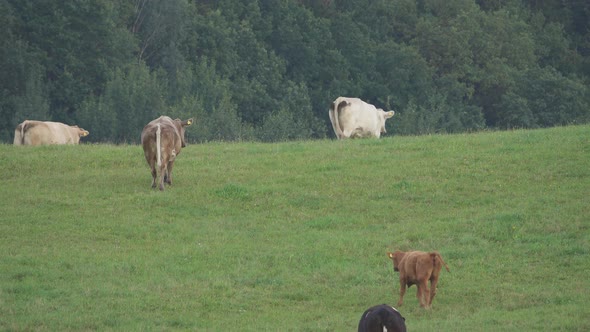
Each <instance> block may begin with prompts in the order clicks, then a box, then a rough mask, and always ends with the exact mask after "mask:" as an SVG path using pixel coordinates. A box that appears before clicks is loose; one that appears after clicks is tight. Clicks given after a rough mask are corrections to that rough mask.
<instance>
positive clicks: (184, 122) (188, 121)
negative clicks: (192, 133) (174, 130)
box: [182, 118, 193, 127]
mask: <svg viewBox="0 0 590 332" xmlns="http://www.w3.org/2000/svg"><path fill="white" fill-rule="evenodd" d="M192 124H193V118H190V119H188V120H186V121H183V122H182V126H183V127H186V126H190V125H192Z"/></svg>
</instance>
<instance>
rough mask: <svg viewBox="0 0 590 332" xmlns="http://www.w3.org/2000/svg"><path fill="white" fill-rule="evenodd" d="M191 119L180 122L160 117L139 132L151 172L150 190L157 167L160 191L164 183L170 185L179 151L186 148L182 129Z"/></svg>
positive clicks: (154, 179)
mask: <svg viewBox="0 0 590 332" xmlns="http://www.w3.org/2000/svg"><path fill="white" fill-rule="evenodd" d="M192 123H193V119H188V120H186V121H181V120H179V119H176V120H172V119H171V118H169V117H167V116H161V117H159V118H157V119H155V120H153V121H151V122H150V123H148V124H147V125H146V126H145V127H144V128H143V131H142V132H141V145H143V153H144V155H145V160H146V161H147V163H148V165H149V166H150V168H151V170H152V188H155V187H156V177H157V175H158V172H157V170H156V165H157V166H158V169H159V173H160V181H159V184H160V190H164V182H166V183H168V184H172V167H174V160H175V159H176V156H178V154H179V153H180V150H181V149H182V148H183V147H185V146H186V144H185V142H184V127H186V126H190V125H191V124H192Z"/></svg>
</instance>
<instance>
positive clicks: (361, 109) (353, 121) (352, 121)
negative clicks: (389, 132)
mask: <svg viewBox="0 0 590 332" xmlns="http://www.w3.org/2000/svg"><path fill="white" fill-rule="evenodd" d="M332 107H333V108H334V109H335V112H334V117H337V124H338V126H339V129H340V131H341V132H345V133H349V135H350V137H369V136H374V135H375V134H374V133H375V132H378V131H379V127H380V126H379V119H378V116H377V108H375V106H373V105H371V104H368V103H366V102H364V101H362V100H361V99H359V98H349V97H338V98H336V100H335V101H334V104H333V106H332Z"/></svg>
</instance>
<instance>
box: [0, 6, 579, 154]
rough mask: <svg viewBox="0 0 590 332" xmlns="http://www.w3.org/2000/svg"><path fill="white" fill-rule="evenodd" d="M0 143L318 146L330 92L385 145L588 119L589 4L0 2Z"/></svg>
mask: <svg viewBox="0 0 590 332" xmlns="http://www.w3.org/2000/svg"><path fill="white" fill-rule="evenodd" d="M0 28H1V31H2V33H0V140H1V141H3V142H11V141H12V137H13V132H14V128H15V127H16V125H17V124H18V123H20V122H22V121H23V120H25V119H36V120H48V121H61V122H66V123H68V124H78V125H80V126H81V127H84V128H85V129H87V130H89V131H90V133H91V135H90V136H89V137H88V140H90V141H94V142H114V143H122V142H129V143H136V142H138V140H139V134H140V132H141V129H142V128H143V126H144V125H145V124H146V123H147V122H149V121H150V120H151V119H153V118H155V117H157V116H159V115H160V114H167V115H170V116H173V117H180V118H188V117H195V118H196V122H195V125H194V126H192V127H191V128H190V129H189V130H187V137H188V139H189V140H191V141H196V142H204V141H210V140H261V141H280V140H292V139H313V138H325V137H333V133H332V130H331V126H330V123H329V119H328V116H327V110H328V106H329V104H330V103H331V102H332V101H333V100H334V99H335V98H336V97H338V96H350V97H359V98H361V99H363V100H366V101H367V102H370V103H372V104H375V105H376V106H378V107H381V108H384V109H388V110H389V109H392V110H395V111H396V116H395V117H394V118H393V119H392V120H391V121H388V122H387V126H388V128H387V129H388V133H389V134H390V135H392V134H393V135H395V134H428V133H435V132H466V131H476V130H481V129H485V128H493V129H509V128H539V127H550V126H557V125H568V124H578V123H587V122H589V121H590V87H589V82H590V4H589V2H588V1H583V0H572V1H560V0H544V1H524V0H447V1H434V0H424V1H415V0H313V1H311V0H286V1H267V0H249V1H241V0H220V1H209V0H133V1H123V2H121V1H115V0H90V1H65V2H64V1H58V0H45V1H42V2H39V1H36V0H0Z"/></svg>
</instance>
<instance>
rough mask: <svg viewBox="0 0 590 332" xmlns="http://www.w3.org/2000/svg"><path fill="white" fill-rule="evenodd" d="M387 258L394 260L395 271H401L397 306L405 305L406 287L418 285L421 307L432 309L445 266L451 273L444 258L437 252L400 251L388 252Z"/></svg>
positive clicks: (417, 295)
mask: <svg viewBox="0 0 590 332" xmlns="http://www.w3.org/2000/svg"><path fill="white" fill-rule="evenodd" d="M387 256H388V257H389V258H391V260H393V270H394V271H399V282H400V286H401V289H400V293H399V301H398V302H397V306H398V307H400V306H401V305H402V303H403V298H404V294H405V293H406V286H407V287H410V286H412V285H416V287H418V292H417V294H416V297H418V301H420V305H421V306H422V307H424V308H430V306H431V305H432V300H433V299H434V296H435V295H436V284H437V283H438V277H439V274H440V270H441V268H442V266H443V264H444V266H445V268H446V269H447V271H449V267H448V266H447V264H446V263H445V262H444V261H443V259H442V256H441V255H440V254H439V253H438V252H436V251H434V252H423V251H408V252H403V251H399V250H398V251H396V252H393V253H391V252H388V253H387ZM449 272H450V271H449ZM428 280H430V291H428Z"/></svg>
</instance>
